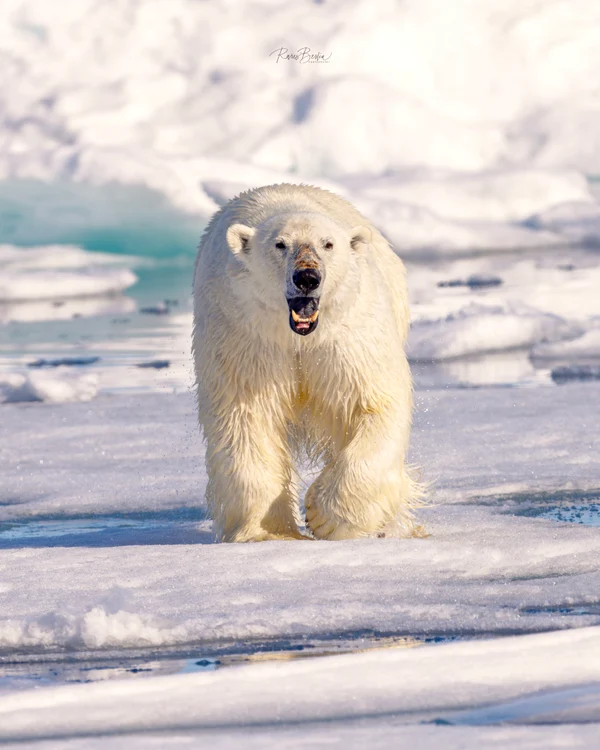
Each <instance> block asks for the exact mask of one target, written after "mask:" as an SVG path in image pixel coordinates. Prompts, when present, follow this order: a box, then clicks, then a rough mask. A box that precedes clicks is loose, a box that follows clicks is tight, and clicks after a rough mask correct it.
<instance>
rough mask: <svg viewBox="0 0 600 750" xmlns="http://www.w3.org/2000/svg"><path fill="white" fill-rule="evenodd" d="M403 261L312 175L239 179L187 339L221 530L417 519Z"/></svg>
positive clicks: (270, 535)
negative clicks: (300, 487)
mask: <svg viewBox="0 0 600 750" xmlns="http://www.w3.org/2000/svg"><path fill="white" fill-rule="evenodd" d="M408 322H409V314H408V302H407V291H406V284H405V270H404V265H403V263H402V261H401V260H400V259H399V258H398V257H397V256H396V255H395V253H394V252H393V251H392V249H391V248H390V246H389V244H388V242H387V241H386V240H385V239H384V237H383V236H382V235H381V233H380V232H379V231H378V230H377V229H376V228H375V227H374V226H373V225H372V224H371V223H370V222H369V221H368V220H367V219H366V218H365V217H364V216H362V215H361V214H360V213H359V212H358V211H357V210H356V209H355V208H354V207H353V206H352V205H351V204H350V203H348V202H347V201H346V200H344V199H342V198H340V197H339V196H337V195H334V194H333V193H330V192H328V191H325V190H321V189H319V188H315V187H310V186H307V185H292V184H280V185H269V186H266V187H260V188H257V189H254V190H249V191H247V192H244V193H242V194H241V195H239V196H238V197H237V198H235V199H233V200H232V201H230V202H229V203H227V204H226V205H225V206H224V207H222V208H221V209H220V210H219V211H218V212H217V213H216V214H215V215H214V216H213V218H212V219H211V221H210V223H209V225H208V227H207V228H206V231H205V233H204V235H203V237H202V239H201V242H200V247H199V251H198V256H197V260H196V266H195V273H194V332H193V353H194V360H195V371H196V380H197V392H198V413H199V421H200V425H201V427H202V428H203V432H204V438H205V441H206V444H207V453H206V465H207V471H208V486H207V503H208V506H209V509H210V511H211V513H212V517H213V521H214V532H215V535H216V538H217V539H218V540H221V541H225V542H249V541H262V540H266V539H301V538H306V536H305V535H304V534H302V532H301V531H300V528H299V527H300V518H299V508H298V496H297V484H298V483H297V474H296V469H295V461H296V460H298V458H299V457H302V456H304V457H306V456H308V457H309V458H310V459H312V460H314V461H315V462H319V461H320V462H322V464H323V468H322V471H321V473H320V474H319V476H318V477H317V479H316V480H315V481H314V482H313V484H312V486H311V487H310V488H309V489H308V491H307V493H306V498H305V510H306V528H307V530H308V531H310V533H311V535H312V537H315V538H317V539H332V540H336V539H351V538H356V537H362V536H385V535H389V534H390V533H391V532H392V530H393V531H394V534H395V535H398V532H400V535H402V536H410V535H418V534H420V527H417V526H415V524H414V521H413V509H414V507H415V506H416V505H417V504H418V502H419V498H420V496H421V488H420V486H419V484H418V483H417V482H416V481H414V480H413V479H412V478H411V476H410V473H409V470H408V468H407V465H406V462H405V461H406V452H407V448H408V440H409V432H410V424H411V410H412V383H411V376H410V371H409V367H408V362H407V359H406V356H405V353H404V344H405V341H406V335H407V329H408Z"/></svg>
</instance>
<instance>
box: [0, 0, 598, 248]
mask: <svg viewBox="0 0 600 750" xmlns="http://www.w3.org/2000/svg"><path fill="white" fill-rule="evenodd" d="M90 19H93V21H92V22H90ZM249 27H251V28H252V29H253V43H252V44H251V45H248V44H246V30H247V28H249ZM214 29H219V34H218V37H219V43H218V45H217V44H215V40H214V34H213V32H212V31H211V30H214ZM599 35H600V15H599V13H598V10H597V7H596V4H595V3H594V2H593V0H577V2H576V3H575V4H573V3H570V4H568V5H567V4H565V3H564V2H563V1H562V0H551V2H548V3H546V4H544V6H543V7H537V6H535V7H534V6H531V7H530V4H527V3H526V4H523V3H522V2H521V1H520V0H510V2H508V3H507V2H504V0H493V2H491V3H486V4H483V5H482V4H477V3H472V2H471V1H470V0H461V2H456V3H452V4H451V6H448V5H447V4H445V3H443V2H441V0H427V1H426V2H424V3H416V2H415V3H404V4H401V5H396V4H393V3H391V2H388V3H384V5H383V6H380V7H378V10H377V13H375V12H374V11H373V9H372V6H371V5H370V4H369V3H368V2H367V0H352V2H351V3H347V2H346V3H342V2H341V1H340V0H336V1H335V2H328V3H327V5H326V6H320V5H307V6H299V7H297V8H294V9H291V8H289V6H288V5H286V4H281V3H276V4H275V5H274V6H272V5H268V6H267V5H265V4H264V3H262V2H257V1H249V2H247V3H245V4H244V6H243V7H241V6H240V8H238V9H237V13H236V14H235V15H233V16H232V15H231V13H230V9H229V6H228V4H227V3H226V2H219V3H214V4H210V5H206V4H197V3H195V2H193V0H176V2H173V3H169V4H168V6H165V7H162V6H161V5H160V4H151V5H147V6H146V5H144V6H143V7H142V6H138V5H137V4H136V3H135V2H133V0H120V2H119V3H118V4H116V5H115V6H114V8H113V9H112V10H111V12H110V13H109V12H108V11H107V10H106V8H105V7H104V6H103V5H102V4H101V3H98V1H97V0H84V1H83V2H80V3H78V4H77V6H76V7H75V8H72V9H71V8H69V9H67V8H60V9H59V10H57V11H55V12H52V13H49V11H48V8H47V5H46V4H45V3H43V2H41V0H18V2H17V0H11V2H8V3H5V4H4V5H3V11H2V14H1V15H0V43H1V45H2V48H3V49H4V50H6V54H7V60H9V63H7V65H9V68H8V69H7V75H10V77H11V80H12V81H13V82H14V85H13V86H11V87H9V88H7V89H5V90H4V91H3V92H2V93H1V94H0V97H1V102H0V104H1V105H2V111H3V112H4V115H3V117H2V118H1V120H0V177H1V178H2V179H3V180H5V181H6V182H5V183H4V184H5V185H10V186H11V188H10V189H9V190H8V191H4V192H6V195H5V199H6V200H7V201H8V202H9V203H11V204H12V205H13V206H14V207H15V210H14V211H13V212H11V214H10V217H7V218H6V220H3V221H1V222H0V230H1V235H2V236H4V237H5V238H6V237H12V240H11V241H18V242H19V244H22V243H23V242H24V240H23V239H22V238H23V237H26V238H29V239H28V241H27V244H32V242H33V243H35V242H36V241H38V240H37V239H36V238H35V237H32V234H33V235H35V233H36V231H38V230H36V229H32V223H31V221H21V220H20V219H17V220H16V221H15V217H19V216H21V214H22V213H23V211H22V208H23V205H25V204H23V201H24V200H26V198H27V196H28V195H29V196H30V197H31V196H34V195H35V196H37V198H38V200H37V201H36V208H35V215H36V217H38V218H45V221H44V224H45V226H46V227H47V228H48V230H49V231H50V233H51V235H52V236H54V237H55V238H56V239H57V241H61V242H65V241H66V240H67V238H69V237H71V238H72V237H73V236H76V237H77V238H82V237H84V236H87V239H88V241H89V240H90V239H91V237H90V235H92V236H93V238H94V242H95V243H96V242H98V241H99V243H100V247H99V248H95V249H103V248H102V247H101V245H102V240H103V239H106V238H107V236H108V234H107V230H109V232H110V230H111V229H112V228H114V226H117V225H119V224H121V225H122V226H123V227H128V228H131V230H132V231H134V232H136V233H139V232H140V231H141V229H140V227H141V226H142V227H143V225H144V224H146V226H152V228H153V229H155V230H156V229H157V228H158V224H157V222H156V209H157V208H159V211H160V213H161V215H162V218H163V229H162V231H161V234H162V235H163V237H164V239H167V236H166V235H168V234H170V235H171V241H167V242H157V241H156V237H155V238H153V237H152V234H153V233H152V232H148V231H147V232H145V233H144V232H142V236H143V241H141V242H140V243H139V244H140V246H139V248H138V249H137V250H136V252H140V253H144V254H154V253H155V252H157V251H158V252H161V251H162V252H172V253H174V254H176V253H177V252H179V251H181V249H182V248H184V247H185V245H186V243H187V242H188V241H190V247H193V245H194V244H195V243H194V242H193V241H192V240H191V234H192V233H191V231H190V229H191V227H192V225H193V220H191V218H190V217H192V216H196V217H199V218H200V219H201V221H202V222H205V221H206V220H207V219H208V217H209V216H210V214H211V213H212V212H213V211H214V209H215V205H216V204H215V197H216V198H217V199H218V195H215V192H214V190H213V189H212V188H214V185H215V184H216V183H218V182H219V181H222V180H225V181H229V182H230V183H232V185H235V186H236V187H237V189H240V188H242V187H249V186H256V185H259V184H266V183H272V182H280V181H283V180H288V181H289V180H290V179H292V180H296V181H302V180H305V181H310V182H313V183H316V184H323V185H324V186H327V187H331V188H333V189H335V190H337V191H338V192H340V193H343V194H347V195H348V196H349V197H354V198H355V199H356V201H357V203H358V204H359V205H361V206H364V207H365V210H372V211H373V212H374V214H373V218H374V219H376V220H381V221H382V227H383V229H384V230H385V231H387V232H388V233H389V236H390V237H391V238H392V239H393V240H394V242H396V243H397V244H398V247H399V248H400V249H402V250H403V251H406V252H410V251H413V252H416V251H423V250H427V251H429V252H432V251H435V252H437V253H459V252H463V253H464V252H465V251H472V250H473V249H477V248H493V249H502V248H507V247H509V246H511V247H515V246H517V247H520V246H525V247H529V246H532V245H538V246H539V245H541V246H548V245H554V244H557V243H561V242H564V241H565V240H568V241H576V242H590V241H592V242H596V239H597V235H598V232H597V226H596V225H597V212H598V207H597V202H596V199H595V197H594V195H593V191H591V190H590V186H589V185H588V183H587V181H586V178H585V176H584V175H590V174H592V175H593V174H594V173H596V172H598V171H600V162H599V161H598V154H599V153H600V148H599V146H600V142H599V141H598V133H599V132H600V129H599V127H598V122H599V120H598V117H599V115H598V109H597V106H596V98H597V93H596V90H595V88H594V85H593V84H592V83H591V82H592V81H594V80H595V77H596V76H595V72H596V70H597V69H598V66H599V65H600V59H599V53H598V51H597V50H598V45H597V39H598V37H599ZM457 39H460V44H457V43H456V40H457ZM282 44H283V45H284V46H286V47H287V48H288V49H289V50H291V51H293V50H297V49H298V48H300V47H302V46H310V47H311V49H312V50H313V52H317V51H319V52H322V53H323V54H324V55H325V56H328V55H331V58H330V60H329V62H327V63H323V64H302V63H299V62H297V61H296V62H294V61H291V60H287V61H286V60H281V59H280V60H279V61H277V55H275V56H273V55H272V54H271V53H273V52H274V50H277V49H279V48H280V47H281V46H282ZM198 49H202V56H201V58H198V54H197V50H198ZM357 50H360V54H358V53H357ZM540 60H543V61H544V64H543V65H541V64H540ZM373 113H376V115H375V116H374V114H373ZM241 122H243V128H240V123H241ZM342 124H343V127H342ZM45 182H47V183H52V189H50V190H45V191H44V190H43V183H45ZM73 185H75V186H76V187H77V189H76V190H75V192H74V191H73ZM202 185H204V189H202V188H201V186H202ZM115 190H116V191H117V192H118V194H119V196H120V198H121V200H114V195H115ZM144 190H145V191H146V192H145V193H144ZM217 192H218V191H217ZM236 192H237V190H236ZM111 193H112V194H113V198H112V199H111ZM161 196H164V197H165V198H166V199H167V201H168V202H170V208H169V206H168V205H161V204H160V200H159V199H160V197H161ZM31 202H32V201H30V203H31ZM380 202H383V205H382V206H381V207H380V208H379V209H378V204H379V203H380ZM57 208H58V210H56V209H57ZM107 209H108V210H107ZM25 213H27V211H25ZM153 213H154V216H153ZM394 217H396V218H394ZM140 220H141V222H140ZM86 221H87V231H84V229H83V228H84V226H85V225H86ZM166 223H168V224H169V225H170V226H171V227H172V229H169V230H168V232H165V229H164V225H165V224H166ZM177 224H179V229H177ZM36 225H37V226H39V225H41V222H40V221H36V222H34V225H33V226H36ZM90 227H93V230H92V231H90ZM200 229H201V226H198V233H199V231H200ZM154 234H156V231H155V232H154ZM142 236H140V239H142ZM71 241H72V239H71ZM126 244H127V245H128V250H131V244H130V243H127V242H126ZM190 252H191V250H190Z"/></svg>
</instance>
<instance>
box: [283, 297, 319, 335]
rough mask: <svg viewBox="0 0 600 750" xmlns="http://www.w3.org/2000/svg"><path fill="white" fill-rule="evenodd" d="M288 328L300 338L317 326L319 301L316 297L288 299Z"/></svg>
mask: <svg viewBox="0 0 600 750" xmlns="http://www.w3.org/2000/svg"><path fill="white" fill-rule="evenodd" d="M287 302H288V307H289V308H290V328H291V329H292V331H294V333H297V334H299V335H300V336H307V335H308V334H309V333H312V332H313V331H314V330H315V328H316V327H317V325H318V324H319V299H318V298H317V297H292V299H288V301H287Z"/></svg>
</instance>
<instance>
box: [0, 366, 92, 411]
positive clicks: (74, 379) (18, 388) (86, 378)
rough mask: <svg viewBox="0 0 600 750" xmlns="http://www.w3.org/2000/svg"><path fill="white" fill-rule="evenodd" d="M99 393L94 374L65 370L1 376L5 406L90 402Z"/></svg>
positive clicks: (0, 386)
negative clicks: (29, 403) (24, 403)
mask: <svg viewBox="0 0 600 750" xmlns="http://www.w3.org/2000/svg"><path fill="white" fill-rule="evenodd" d="M97 391H98V376H97V375H96V374H95V373H84V374H79V373H73V372H69V370H68V368H66V367H59V368H57V369H56V370H55V371H54V372H27V373H23V374H21V373H18V372H17V373H9V374H6V375H2V374H0V395H1V394H3V395H4V403H7V404H10V403H18V402H20V401H47V402H49V403H53V404H60V403H65V402H67V401H91V399H93V398H94V396H95V395H96V393H97Z"/></svg>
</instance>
